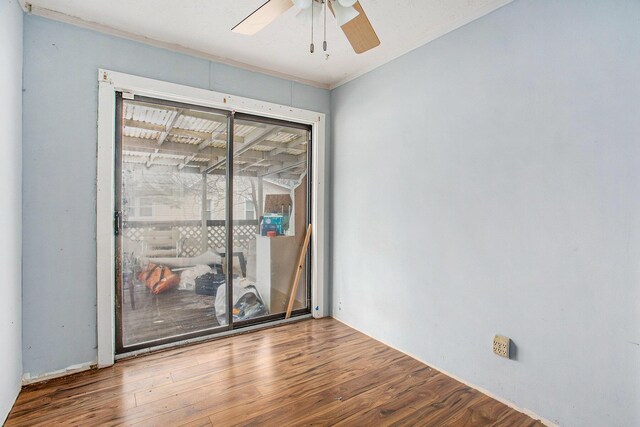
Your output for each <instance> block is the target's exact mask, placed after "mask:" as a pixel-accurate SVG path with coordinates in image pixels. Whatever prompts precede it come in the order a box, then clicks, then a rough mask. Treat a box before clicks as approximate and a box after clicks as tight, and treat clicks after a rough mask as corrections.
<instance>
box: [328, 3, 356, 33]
mask: <svg viewBox="0 0 640 427" xmlns="http://www.w3.org/2000/svg"><path fill="white" fill-rule="evenodd" d="M333 11H334V12H335V15H336V21H338V25H339V26H340V27H342V26H343V25H344V24H346V23H347V22H349V21H351V20H352V19H354V18H356V17H357V16H358V15H359V14H360V13H359V12H358V11H357V10H355V8H354V7H353V6H351V7H344V6H342V5H341V4H340V2H339V1H336V2H334V3H333Z"/></svg>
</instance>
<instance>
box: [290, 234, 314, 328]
mask: <svg viewBox="0 0 640 427" xmlns="http://www.w3.org/2000/svg"><path fill="white" fill-rule="evenodd" d="M309 240H311V224H309V228H307V235H306V236H305V238H304V243H303V244H302V249H300V258H299V259H298V267H297V268H296V276H295V277H294V279H293V286H292V287H291V295H290V296H289V306H288V307H287V315H286V316H285V319H288V318H289V317H291V310H293V303H294V301H295V300H296V292H297V291H298V282H299V281H300V274H302V268H303V267H304V260H305V258H306V256H307V249H308V248H309Z"/></svg>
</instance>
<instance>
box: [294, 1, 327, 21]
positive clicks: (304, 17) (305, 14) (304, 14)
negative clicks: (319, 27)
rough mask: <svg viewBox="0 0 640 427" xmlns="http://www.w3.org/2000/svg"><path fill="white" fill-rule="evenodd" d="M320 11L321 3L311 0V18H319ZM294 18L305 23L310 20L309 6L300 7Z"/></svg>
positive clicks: (316, 19) (315, 19)
mask: <svg viewBox="0 0 640 427" xmlns="http://www.w3.org/2000/svg"><path fill="white" fill-rule="evenodd" d="M321 13H322V5H321V4H319V3H316V2H313V20H314V21H318V19H320V15H321ZM296 18H297V19H299V20H300V21H302V22H304V23H305V24H306V23H309V22H311V8H310V7H309V8H307V9H302V10H301V11H299V12H298V13H297V14H296Z"/></svg>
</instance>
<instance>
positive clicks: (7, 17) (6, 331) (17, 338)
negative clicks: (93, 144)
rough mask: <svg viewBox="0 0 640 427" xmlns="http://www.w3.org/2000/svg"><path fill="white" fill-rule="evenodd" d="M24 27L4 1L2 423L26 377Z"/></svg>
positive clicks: (12, 4) (0, 76)
mask: <svg viewBox="0 0 640 427" xmlns="http://www.w3.org/2000/svg"><path fill="white" fill-rule="evenodd" d="M22 25H23V13H22V9H21V8H20V5H19V4H18V2H17V0H0V91H1V94H0V200H1V201H2V202H1V204H0V206H2V207H1V208H0V229H1V230H2V243H1V244H0V272H2V280H0V343H1V344H0V346H1V350H0V423H2V422H4V420H5V418H6V416H7V414H8V413H9V411H10V410H11V406H12V405H13V402H14V400H15V398H16V396H17V395H18V392H19V391H20V384H21V383H20V380H21V379H22V314H21V312H22V296H21V289H22V288H21V281H22V277H21V274H22V271H21V270H22V262H21V255H22V230H21V226H22V225H21V224H22Z"/></svg>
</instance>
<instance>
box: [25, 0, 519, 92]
mask: <svg viewBox="0 0 640 427" xmlns="http://www.w3.org/2000/svg"><path fill="white" fill-rule="evenodd" d="M264 1H265V0H181V1H176V0H136V1H131V0H109V1H108V2H105V1H104V0H29V1H28V2H29V3H31V5H32V12H33V13H35V14H40V15H44V16H49V17H52V18H55V19H60V20H64V21H68V22H72V23H75V24H79V25H84V26H88V27H90V28H94V29H97V30H101V31H105V32H111V33H115V34H119V35H124V36H125V37H130V38H133V39H138V40H142V39H145V41H147V42H149V41H150V40H151V42H152V43H155V42H157V44H159V45H162V46H164V47H169V48H173V49H177V50H188V51H189V52H190V53H195V54H198V55H200V56H205V57H209V58H211V59H215V60H217V61H222V62H227V63H231V64H233V65H239V66H242V67H245V68H249V69H254V70H259V71H263V72H267V73H269V74H274V75H279V76H282V77H286V78H291V79H294V80H298V81H303V82H306V83H310V84H314V85H316V86H320V87H328V88H333V87H336V86H338V85H340V84H342V83H344V82H346V81H349V80H351V79H353V78H355V77H357V76H359V75H362V74H364V73H365V72H367V71H370V70H372V69H374V68H376V67H378V66H380V65H382V64H384V63H387V62H389V61H391V60H392V59H394V58H397V57H398V56H400V55H402V54H404V53H407V52H408V51H410V50H412V49H415V48H417V47H419V46H422V45H423V44H425V43H427V42H429V41H431V40H433V39H435V38H437V37H439V36H441V35H443V34H445V33H447V32H449V31H452V30H454V29H456V28H458V27H460V26H462V25H464V24H466V23H468V22H470V21H472V20H474V19H477V18H479V17H481V16H483V15H485V14H487V13H489V12H491V11H493V10H495V9H497V8H499V7H501V6H503V5H505V4H507V3H510V2H511V1H512V0H360V4H361V5H362V7H363V8H364V10H365V12H366V13H367V15H368V17H369V19H370V21H371V23H372V24H373V27H374V28H375V30H376V32H377V33H378V36H379V38H380V40H381V45H380V46H378V47H377V48H374V49H373V50H370V51H369V52H366V53H364V54H361V55H357V54H356V53H355V52H354V51H353V49H352V48H351V46H350V45H349V42H348V41H347V39H346V38H345V36H344V34H343V33H342V30H340V29H339V28H338V27H337V25H336V23H335V20H334V19H333V16H329V19H328V21H327V40H328V44H329V50H328V53H329V57H328V59H327V58H325V55H324V53H323V52H322V33H321V31H317V32H316V36H315V43H316V53H315V54H311V53H309V42H310V32H311V30H310V26H309V24H308V23H304V22H301V21H300V20H299V19H296V17H295V15H296V13H297V10H296V8H295V7H293V8H291V9H290V10H289V11H288V12H286V13H285V14H284V15H282V16H280V17H279V18H278V19H276V20H275V21H274V22H273V23H272V24H271V25H269V26H268V27H267V28H265V29H264V30H262V31H261V32H259V33H258V34H256V35H254V36H244V35H240V34H235V33H232V32H231V28H232V27H233V26H234V25H235V24H237V23H238V22H240V21H241V20H242V19H243V18H244V17H245V16H247V15H248V14H250V13H251V12H253V11H254V10H255V9H256V8H258V7H259V6H260V5H262V4H263V3H264ZM106 5H108V7H107V6H106ZM317 29H318V30H319V29H321V28H317Z"/></svg>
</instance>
